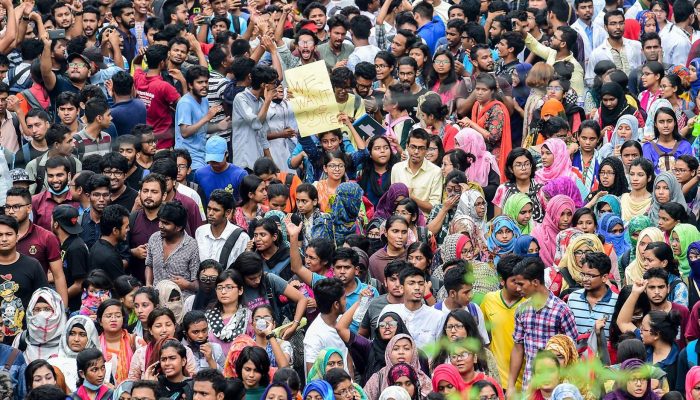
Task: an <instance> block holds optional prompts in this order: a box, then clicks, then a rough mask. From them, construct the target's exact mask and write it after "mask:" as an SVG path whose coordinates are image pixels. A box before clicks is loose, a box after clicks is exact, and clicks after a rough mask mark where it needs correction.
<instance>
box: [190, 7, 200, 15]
mask: <svg viewBox="0 0 700 400" xmlns="http://www.w3.org/2000/svg"><path fill="white" fill-rule="evenodd" d="M201 12H202V9H201V8H199V7H195V8H193V9H192V14H194V15H197V14H199V13H201Z"/></svg>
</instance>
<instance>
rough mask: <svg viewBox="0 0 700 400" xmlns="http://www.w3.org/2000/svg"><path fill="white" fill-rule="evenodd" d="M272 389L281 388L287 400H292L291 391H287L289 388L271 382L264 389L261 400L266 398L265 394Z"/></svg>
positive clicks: (284, 384) (279, 383) (283, 384)
mask: <svg viewBox="0 0 700 400" xmlns="http://www.w3.org/2000/svg"><path fill="white" fill-rule="evenodd" d="M273 387H281V388H282V389H284V391H285V392H287V400H292V390H291V389H289V386H287V384H286V383H281V382H271V383H270V384H269V385H267V387H266V388H265V391H264V392H263V394H262V396H260V398H261V399H264V398H266V397H267V392H269V391H270V389H272V388H273Z"/></svg>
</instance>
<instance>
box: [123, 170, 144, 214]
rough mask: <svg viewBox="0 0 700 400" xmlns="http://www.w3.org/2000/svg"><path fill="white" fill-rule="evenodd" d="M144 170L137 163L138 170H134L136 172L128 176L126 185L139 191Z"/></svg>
mask: <svg viewBox="0 0 700 400" xmlns="http://www.w3.org/2000/svg"><path fill="white" fill-rule="evenodd" d="M143 171H144V170H143V167H142V166H140V165H139V164H136V170H135V171H134V173H132V174H131V175H129V177H128V178H126V181H125V183H126V186H128V187H130V188H131V189H134V190H135V191H137V192H138V191H139V189H140V186H141V179H143ZM129 210H131V209H129Z"/></svg>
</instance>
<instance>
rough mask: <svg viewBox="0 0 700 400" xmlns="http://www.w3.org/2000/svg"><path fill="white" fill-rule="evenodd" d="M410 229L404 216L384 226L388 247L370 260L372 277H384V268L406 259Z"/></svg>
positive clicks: (394, 218)
mask: <svg viewBox="0 0 700 400" xmlns="http://www.w3.org/2000/svg"><path fill="white" fill-rule="evenodd" d="M408 229H409V224H408V222H406V219H405V218H404V217H403V216H400V215H394V216H392V217H391V218H389V219H388V220H387V221H386V223H385V224H384V230H385V233H384V235H385V238H386V239H385V240H386V241H385V243H386V245H385V246H384V248H382V249H379V250H378V251H377V252H375V253H374V254H372V256H371V257H370V258H369V271H370V275H371V276H372V277H374V278H380V277H382V276H384V268H386V265H387V264H388V263H390V262H391V261H393V260H396V259H404V258H406V241H407V240H408Z"/></svg>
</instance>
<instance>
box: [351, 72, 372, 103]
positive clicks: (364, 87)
mask: <svg viewBox="0 0 700 400" xmlns="http://www.w3.org/2000/svg"><path fill="white" fill-rule="evenodd" d="M372 83H373V82H372V81H371V80H369V79H365V78H363V77H361V76H356V77H355V91H356V92H357V94H358V95H359V96H360V97H362V98H365V97H367V96H369V94H370V93H371V92H372Z"/></svg>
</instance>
